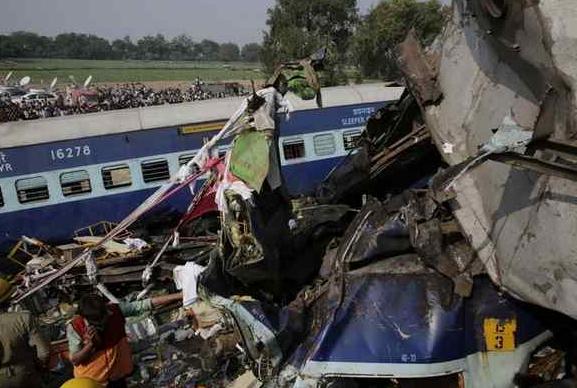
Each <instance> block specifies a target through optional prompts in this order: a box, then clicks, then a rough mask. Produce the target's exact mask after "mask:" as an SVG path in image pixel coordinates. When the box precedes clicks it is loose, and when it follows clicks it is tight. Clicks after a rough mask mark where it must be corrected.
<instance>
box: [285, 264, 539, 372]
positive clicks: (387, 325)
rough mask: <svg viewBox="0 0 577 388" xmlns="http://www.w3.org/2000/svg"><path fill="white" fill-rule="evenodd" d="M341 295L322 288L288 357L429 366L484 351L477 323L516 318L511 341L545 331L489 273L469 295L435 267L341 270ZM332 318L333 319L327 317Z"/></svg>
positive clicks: (293, 360)
mask: <svg viewBox="0 0 577 388" xmlns="http://www.w3.org/2000/svg"><path fill="white" fill-rule="evenodd" d="M344 284H345V286H344V295H343V296H342V303H340V304H339V302H338V299H339V296H337V294H336V293H334V292H333V293H331V292H328V293H326V294H325V296H323V297H322V298H320V299H319V300H318V301H317V303H315V305H313V306H312V309H313V310H315V309H317V310H318V311H322V313H320V314H318V311H317V314H316V315H317V316H318V317H319V320H320V322H318V321H317V322H315V324H314V327H313V328H311V331H310V335H309V337H308V338H307V339H306V340H305V341H304V342H303V344H302V345H300V346H299V348H297V350H296V351H295V352H294V353H293V354H292V355H291V356H290V358H289V363H291V364H293V365H295V366H296V367H297V368H302V367H304V365H305V364H306V362H308V361H319V362H329V363H330V362H349V363H375V364H398V363H403V364H411V363H413V364H431V363H440V362H447V361H453V360H457V359H463V358H465V357H466V356H468V355H470V354H474V353H477V352H483V351H485V340H484V335H483V321H484V319H486V318H500V319H512V318H514V319H516V320H517V332H516V336H515V338H516V341H517V346H518V345H519V344H521V343H525V342H527V341H529V340H531V339H532V338H534V337H536V336H537V335H539V334H541V333H543V332H544V331H545V329H544V327H542V326H541V325H540V323H539V321H538V320H537V319H536V318H535V317H534V316H533V315H532V314H531V312H530V310H529V308H528V305H526V304H523V303H521V302H519V301H516V300H513V299H512V298H509V297H506V296H505V295H503V294H500V293H499V291H498V290H497V289H496V287H495V286H494V285H493V284H492V283H491V282H490V280H489V279H488V278H485V277H480V278H477V279H476V280H475V286H474V289H473V293H472V296H471V297H470V298H464V299H463V298H460V297H458V296H456V295H453V294H452V283H451V282H450V281H449V280H448V279H446V278H443V277H442V276H440V275H438V274H434V273H427V274H405V275H398V274H386V273H385V274H383V273H374V274H364V275H361V276H359V275H352V274H347V275H345V283H344ZM333 317H334V319H333Z"/></svg>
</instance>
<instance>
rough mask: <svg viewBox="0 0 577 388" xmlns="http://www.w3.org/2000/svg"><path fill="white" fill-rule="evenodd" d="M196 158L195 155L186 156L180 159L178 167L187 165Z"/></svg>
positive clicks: (181, 156)
mask: <svg viewBox="0 0 577 388" xmlns="http://www.w3.org/2000/svg"><path fill="white" fill-rule="evenodd" d="M192 158H194V154H184V155H180V156H179V157H178V165H179V166H184V165H185V164H186V163H188V162H190V161H191V160H192Z"/></svg>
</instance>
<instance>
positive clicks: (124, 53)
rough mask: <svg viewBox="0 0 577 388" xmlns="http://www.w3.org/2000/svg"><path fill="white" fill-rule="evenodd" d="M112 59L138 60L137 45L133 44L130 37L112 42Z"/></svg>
mask: <svg viewBox="0 0 577 388" xmlns="http://www.w3.org/2000/svg"><path fill="white" fill-rule="evenodd" d="M111 48H112V57H113V58H115V59H134V58H136V55H137V53H136V45H135V44H134V43H132V41H131V40H130V37H129V36H125V37H124V38H122V39H116V40H115V41H113V42H112V45H111Z"/></svg>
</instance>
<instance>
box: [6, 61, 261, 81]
mask: <svg viewBox="0 0 577 388" xmlns="http://www.w3.org/2000/svg"><path fill="white" fill-rule="evenodd" d="M9 71H14V77H16V78H20V77H23V76H25V75H27V76H30V77H31V78H32V83H34V84H39V83H40V82H41V81H44V83H49V82H50V81H51V80H52V78H54V77H58V79H59V83H66V82H67V81H68V76H69V75H73V76H74V77H75V78H76V80H77V81H78V82H82V81H83V80H84V79H85V78H86V77H87V76H88V75H92V77H93V82H137V81H140V82H145V81H192V80H194V79H195V78H196V77H200V78H201V79H203V80H205V81H225V80H250V79H255V80H256V79H262V78H264V74H263V72H262V69H261V66H260V64H258V63H241V62H231V63H225V62H193V61H190V62H189V61H140V60H134V61H133V60H129V61H121V60H118V61H114V60H84V59H57V58H55V59H29V58H23V59H7V60H0V76H2V77H3V76H4V75H5V74H7V73H8V72H9Z"/></svg>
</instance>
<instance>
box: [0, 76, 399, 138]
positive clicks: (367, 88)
mask: <svg viewBox="0 0 577 388" xmlns="http://www.w3.org/2000/svg"><path fill="white" fill-rule="evenodd" d="M403 90H404V88H403V87H388V86H386V84H384V83H375V84H361V85H347V86H334V87H327V88H323V90H322V99H323V107H335V106H344V105H354V104H361V103H370V102H379V101H393V100H397V99H399V97H400V95H401V93H402V92H403ZM288 99H289V101H290V102H291V104H292V105H293V107H294V109H295V110H307V109H316V108H317V106H316V103H315V101H314V100H311V101H303V100H301V99H299V98H298V97H296V96H294V95H290V94H289V95H288ZM241 102H242V97H230V98H221V99H213V100H205V101H195V102H188V103H181V104H169V105H159V106H150V107H144V108H132V109H122V110H113V111H107V112H97V113H87V114H80V115H72V116H63V117H53V118H47V119H37V120H30V121H11V122H6V123H2V124H0V148H8V147H18V146H24V145H31V144H39V143H49V142H54V141H61V140H70V139H77V138H83V137H90V136H100V135H106V134H113V133H123V132H130V131H138V130H142V129H151V128H161V127H170V126H178V125H184V124H190V123H197V122H199V123H200V122H210V121H217V120H226V119H228V118H229V117H230V116H231V115H232V114H233V113H234V112H235V111H236V110H237V109H238V107H239V105H240V103H241Z"/></svg>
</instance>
